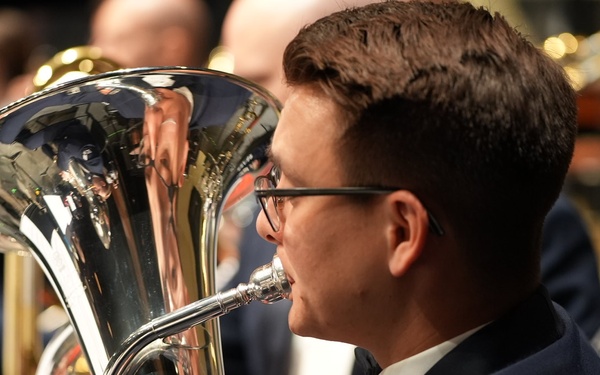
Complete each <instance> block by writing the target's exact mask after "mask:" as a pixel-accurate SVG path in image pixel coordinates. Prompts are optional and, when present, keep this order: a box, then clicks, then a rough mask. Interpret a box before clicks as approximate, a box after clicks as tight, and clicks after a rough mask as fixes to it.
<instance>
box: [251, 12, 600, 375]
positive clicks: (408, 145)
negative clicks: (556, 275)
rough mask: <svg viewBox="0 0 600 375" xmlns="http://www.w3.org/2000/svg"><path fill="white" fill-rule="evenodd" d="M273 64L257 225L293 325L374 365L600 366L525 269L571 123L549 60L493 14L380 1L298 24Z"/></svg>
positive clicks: (564, 87)
mask: <svg viewBox="0 0 600 375" xmlns="http://www.w3.org/2000/svg"><path fill="white" fill-rule="evenodd" d="M284 71H285V78H286V81H287V83H288V84H289V85H290V86H291V88H292V91H291V94H290V96H289V98H288V100H287V102H286V104H285V109H284V110H283V112H282V117H281V120H280V123H279V125H278V127H277V130H276V131H275V135H274V138H273V143H272V148H271V157H272V161H273V163H274V168H273V170H272V171H271V173H270V174H269V175H268V176H264V177H259V178H258V179H257V181H256V193H257V196H258V197H259V199H260V201H261V204H262V207H263V213H262V214H261V215H260V217H259V220H258V224H257V229H258V231H259V233H260V234H261V235H262V236H263V237H264V238H265V239H267V240H268V241H270V242H272V243H274V244H276V245H277V253H278V255H279V257H280V258H281V260H282V263H283V265H284V267H285V269H286V271H287V274H288V277H289V280H290V282H291V284H292V293H291V297H290V298H291V299H292V301H293V304H292V307H291V311H290V314H289V325H290V328H291V330H292V331H293V332H295V333H297V334H299V335H303V336H313V337H318V338H323V339H327V340H334V341H343V342H348V343H351V344H355V345H357V346H359V347H361V348H364V349H366V351H363V350H358V351H357V353H358V354H359V360H361V361H362V362H364V363H365V364H369V365H371V366H372V368H371V369H370V370H369V371H370V372H368V373H372V374H378V373H380V372H381V371H382V370H381V369H382V368H383V369H384V370H383V372H381V374H385V375H392V374H400V373H403V374H490V373H499V374H565V373H577V374H597V373H600V359H599V358H598V356H597V354H596V353H595V352H594V350H593V349H592V348H591V347H590V346H589V344H588V343H587V341H586V339H585V337H584V336H583V334H582V333H581V332H580V331H579V329H578V328H577V327H576V325H575V324H574V323H573V321H572V320H571V319H570V318H569V317H568V315H567V314H566V313H565V312H564V310H563V309H562V308H560V307H559V306H558V305H555V304H553V303H552V302H551V301H550V299H549V298H548V295H547V292H546V290H545V288H544V287H543V286H541V284H540V280H539V272H540V271H539V268H540V264H539V259H540V237H541V230H542V224H543V221H544V217H545V215H546V214H547V212H548V210H549V209H550V207H551V206H552V205H553V203H554V201H555V200H556V198H557V197H558V194H559V192H560V190H561V187H562V183H563V180H564V177H565V174H566V171H567V168H568V165H569V162H570V159H571V156H572V152H573V145H574V138H575V134H576V118H575V114H576V105H575V94H574V92H573V90H572V88H571V86H570V85H569V83H568V81H567V79H566V78H565V76H564V73H563V71H562V69H561V68H560V67H559V66H557V65H556V64H554V63H553V62H551V61H550V60H549V59H548V58H547V57H546V56H544V55H543V54H542V53H541V52H539V51H538V50H536V49H535V48H534V47H533V46H532V45H531V44H530V43H529V42H527V41H526V40H525V39H524V38H522V37H521V36H520V35H519V34H518V33H516V32H515V31H514V30H513V29H512V28H511V27H510V26H509V25H508V24H507V23H506V21H505V20H504V19H503V18H502V17H501V16H499V15H495V16H492V15H490V14H489V13H488V12H487V11H485V10H483V9H475V8H474V7H473V6H472V5H469V4H466V3H454V2H453V3H446V4H434V3H428V2H423V3H421V2H408V3H404V2H396V1H390V2H383V3H377V4H372V5H367V6H365V7H362V8H355V9H350V10H347V11H342V12H338V13H335V14H333V15H331V16H328V17H325V18H323V19H321V20H319V21H317V22H315V23H314V24H312V25H310V26H308V27H306V28H304V29H303V30H302V31H301V32H300V33H299V34H298V36H296V38H295V39H294V40H293V41H292V42H291V43H290V44H289V45H288V47H287V49H286V52H285V55H284ZM315 160H316V161H318V162H317V163H315V162H314V161H315Z"/></svg>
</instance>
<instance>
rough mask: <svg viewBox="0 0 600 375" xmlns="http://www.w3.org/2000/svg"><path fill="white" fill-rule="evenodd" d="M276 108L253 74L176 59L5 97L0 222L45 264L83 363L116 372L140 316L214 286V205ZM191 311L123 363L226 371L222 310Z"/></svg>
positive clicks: (161, 315)
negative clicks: (250, 78) (179, 63)
mask: <svg viewBox="0 0 600 375" xmlns="http://www.w3.org/2000/svg"><path fill="white" fill-rule="evenodd" d="M278 118H279V104H278V103H277V102H276V100H274V99H273V98H272V96H270V95H269V94H268V93H267V92H265V91H264V90H262V89H261V88H259V87H256V86H254V85H252V84H251V83H249V82H247V81H245V80H242V79H240V78H237V77H235V76H231V75H227V74H223V73H217V72H214V71H203V70H188V69H184V68H160V69H151V68H145V69H135V70H124V71H117V72H111V73H105V74H100V75H96V76H92V77H88V78H84V79H80V80H77V81H73V82H69V83H65V84H61V85H58V86H56V87H54V88H51V89H47V90H45V91H42V92H40V93H36V94H33V95H31V96H29V97H27V98H25V99H23V100H20V101H18V102H16V103H13V104H12V105H10V106H8V107H6V108H4V109H2V110H1V111H0V143H1V144H0V234H1V235H2V237H4V238H8V239H10V241H11V242H15V243H18V244H19V245H20V246H15V248H25V249H27V250H29V251H30V252H31V253H32V255H33V256H34V258H35V259H36V260H37V262H38V263H39V264H40V266H41V267H42V269H43V270H44V272H45V274H46V276H47V278H48V280H49V281H50V282H51V283H52V285H53V287H54V289H55V290H56V292H57V294H58V296H59V297H60V299H61V301H62V303H63V305H64V307H65V309H66V311H67V312H68V315H69V318H70V320H71V324H72V327H73V328H74V332H76V335H77V337H78V339H79V343H80V344H81V349H82V351H83V353H84V354H85V357H86V358H87V360H88V363H89V367H90V370H91V372H92V373H94V374H102V373H105V372H108V373H121V372H119V371H120V370H119V371H117V372H113V367H110V366H113V365H114V364H117V365H118V366H120V365H119V363H121V362H120V360H119V358H121V357H120V356H121V354H122V353H130V352H129V349H128V347H129V346H128V345H129V343H128V340H129V339H130V338H131V337H136V335H139V334H140V332H143V330H144V329H143V328H142V327H147V326H148V324H152V325H155V324H157V323H160V322H163V323H164V324H167V325H169V324H171V323H172V322H171V321H170V320H169V319H170V318H165V317H169V316H170V317H173V316H175V315H173V314H179V313H181V311H187V310H189V311H190V312H191V311H192V310H194V311H196V312H195V313H198V311H197V308H199V306H198V303H196V304H195V302H196V301H201V300H205V302H206V299H207V298H208V297H209V296H213V295H215V294H216V290H215V287H214V280H215V269H216V267H215V265H216V242H217V228H218V225H219V217H220V215H221V212H222V211H223V210H224V209H226V207H225V205H226V202H227V204H231V203H232V202H233V201H235V200H236V199H241V198H242V197H244V196H246V195H247V194H248V193H250V192H251V190H252V180H253V178H254V176H255V175H257V174H259V173H263V172H264V169H265V166H266V163H267V156H266V152H267V147H268V144H269V141H270V138H271V135H272V132H273V130H274V127H275V124H276V122H277V120H278ZM282 275H283V274H282ZM283 278H285V276H284V275H283ZM249 285H254V284H253V283H252V282H251V283H250V284H249ZM240 293H241V292H240ZM215 298H217V297H215ZM218 298H223V296H222V295H221V297H218ZM257 299H260V298H257ZM188 306H195V307H193V308H192V307H188ZM211 306H212V305H211ZM200 308H201V309H202V308H204V307H203V305H201V306H200ZM212 308H213V307H211V309H212ZM176 311H179V312H178V313H175V312H176ZM211 314H212V313H211ZM211 316H212V315H211ZM200 320H201V322H198V321H197V320H194V319H192V318H189V320H185V319H184V321H186V323H185V324H183V325H181V326H180V328H178V329H177V330H175V331H173V330H172V329H170V328H166V327H165V328H164V329H163V330H162V332H163V333H164V334H158V335H157V334H155V333H153V334H152V335H151V336H152V337H151V338H152V340H150V341H152V342H151V343H149V344H148V345H144V349H143V350H142V349H140V351H142V352H143V354H139V353H130V354H131V355H130V354H127V355H126V356H125V357H127V358H128V359H127V363H128V364H127V368H128V369H133V368H135V369H136V370H135V371H136V372H135V373H138V374H154V373H161V374H222V373H223V370H222V358H221V355H220V342H219V337H220V335H219V327H218V320H217V319H204V318H202V319H200ZM158 328H159V327H158V326H154V329H156V330H157V331H160V330H159V329H158ZM140 330H141V331H140ZM63 336H64V333H63ZM144 337H145V336H144ZM59 351H60V350H57V352H59ZM134 352H137V349H136V350H135V351H134ZM124 371H125V370H124ZM127 371H129V370H127ZM125 373H126V372H125Z"/></svg>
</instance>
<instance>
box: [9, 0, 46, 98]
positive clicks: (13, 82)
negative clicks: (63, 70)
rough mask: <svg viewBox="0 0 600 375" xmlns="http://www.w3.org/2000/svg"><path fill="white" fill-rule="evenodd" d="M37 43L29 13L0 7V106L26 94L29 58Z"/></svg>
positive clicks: (28, 77) (37, 39) (28, 79)
mask: <svg viewBox="0 0 600 375" xmlns="http://www.w3.org/2000/svg"><path fill="white" fill-rule="evenodd" d="M38 43H39V38H38V37H37V35H36V30H35V28H34V27H33V21H32V19H31V18H30V17H29V15H28V13H26V12H24V11H21V10H17V9H13V8H0V107H3V106H5V105H7V104H10V103H11V102H13V101H15V100H17V99H20V98H21V97H23V96H25V95H26V94H27V92H26V91H25V87H27V86H29V81H30V80H31V77H30V76H29V75H28V73H29V71H30V70H31V68H32V67H31V66H30V65H31V61H30V59H31V56H32V54H33V52H34V50H35V48H36V47H37V45H38ZM36 68H37V67H36Z"/></svg>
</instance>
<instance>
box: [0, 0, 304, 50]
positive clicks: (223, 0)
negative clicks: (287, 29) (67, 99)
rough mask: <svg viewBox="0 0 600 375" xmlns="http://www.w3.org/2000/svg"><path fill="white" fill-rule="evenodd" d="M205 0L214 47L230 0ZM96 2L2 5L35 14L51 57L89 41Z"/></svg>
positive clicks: (8, 0)
mask: <svg viewBox="0 0 600 375" xmlns="http://www.w3.org/2000/svg"><path fill="white" fill-rule="evenodd" d="M140 1H144V0H140ZM205 1H206V3H207V4H208V6H209V8H210V10H211V13H212V18H213V26H214V27H213V33H212V36H211V47H215V46H216V45H217V44H218V41H219V34H220V29H221V24H222V21H223V17H224V16H225V12H226V11H227V8H228V6H229V4H230V3H231V0H205ZM282 1H293V0H282ZM96 4H97V0H0V7H6V6H9V7H14V8H17V9H23V10H26V11H27V12H28V13H29V14H30V15H31V16H32V18H33V20H34V23H35V25H34V26H35V28H36V30H37V32H38V35H40V36H41V37H42V39H43V40H42V42H43V43H44V44H45V46H46V48H47V49H48V51H47V52H46V53H48V54H49V56H52V55H53V54H54V53H56V52H59V51H62V50H64V49H67V48H69V47H74V46H80V45H85V44H87V41H88V39H89V22H90V17H91V15H92V13H93V10H94V9H95V7H96Z"/></svg>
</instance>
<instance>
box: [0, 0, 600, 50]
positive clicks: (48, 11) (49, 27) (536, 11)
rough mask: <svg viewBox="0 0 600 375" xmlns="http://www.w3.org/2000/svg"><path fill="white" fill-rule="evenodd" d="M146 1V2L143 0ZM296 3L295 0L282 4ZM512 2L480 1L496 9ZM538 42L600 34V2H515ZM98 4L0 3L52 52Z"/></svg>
mask: <svg viewBox="0 0 600 375" xmlns="http://www.w3.org/2000/svg"><path fill="white" fill-rule="evenodd" d="M140 1H143V0H140ZM206 1H207V3H208V5H209V7H210V9H211V12H212V16H213V24H214V28H213V33H212V37H211V46H212V47H214V46H216V45H217V44H218V41H219V34H220V28H221V23H222V20H223V17H224V15H225V12H226V11H227V7H228V6H229V4H230V3H231V1H232V0H206ZM281 1H295V0H281ZM507 1H510V0H489V1H487V0H486V1H483V2H482V1H478V2H477V3H478V4H482V3H483V4H484V5H485V4H489V6H490V7H491V8H492V9H494V7H495V6H496V7H497V6H500V5H503V4H502V3H505V2H507ZM514 2H515V3H516V4H517V5H519V6H520V7H521V9H522V11H523V14H524V15H525V17H526V20H527V23H528V24H529V29H530V30H531V31H532V32H533V33H534V36H535V37H536V38H538V39H540V38H545V37H547V36H550V35H554V34H558V33H561V32H565V31H569V32H571V33H574V34H583V35H590V34H593V33H595V32H597V31H598V30H600V0H514ZM96 3H97V0H52V1H49V0H0V6H12V7H16V8H19V9H25V10H27V11H29V12H30V14H31V15H32V16H33V18H34V20H35V26H36V28H37V29H38V31H39V35H41V36H42V37H43V39H44V40H43V42H44V43H46V45H47V46H48V49H49V52H59V51H62V50H64V49H67V48H69V47H73V46H78V45H83V44H86V43H87V40H88V37H89V32H88V29H89V27H88V26H89V20H90V15H91V14H92V12H93V9H94V8H95V6H96Z"/></svg>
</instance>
